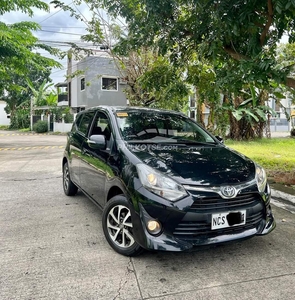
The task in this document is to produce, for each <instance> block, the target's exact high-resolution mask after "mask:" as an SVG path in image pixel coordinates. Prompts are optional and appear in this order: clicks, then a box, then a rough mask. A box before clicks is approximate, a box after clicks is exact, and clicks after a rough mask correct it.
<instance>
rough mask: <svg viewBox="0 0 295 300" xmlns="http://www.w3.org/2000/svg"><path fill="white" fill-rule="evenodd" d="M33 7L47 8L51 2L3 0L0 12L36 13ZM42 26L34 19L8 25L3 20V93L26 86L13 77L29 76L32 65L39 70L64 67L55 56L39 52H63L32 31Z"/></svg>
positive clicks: (0, 85) (0, 50) (0, 59)
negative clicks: (45, 55)
mask: <svg viewBox="0 0 295 300" xmlns="http://www.w3.org/2000/svg"><path fill="white" fill-rule="evenodd" d="M32 8H38V9H42V10H45V11H48V10H49V7H48V5H47V4H46V3H45V2H43V1H39V0H31V1H24V0H1V1H0V15H3V14H4V13H6V12H10V11H14V10H19V11H21V12H23V13H26V14H28V15H29V16H33V10H32ZM37 29H40V26H39V25H38V24H36V23H34V22H19V23H15V24H11V25H8V24H5V23H3V22H0V62H1V63H0V96H2V95H3V94H6V93H7V92H11V91H20V90H22V86H19V85H18V83H17V82H15V81H14V80H13V77H14V76H15V75H18V76H23V77H27V76H28V74H29V72H30V70H29V69H28V68H27V66H28V65H30V66H32V67H33V68H34V69H35V70H41V71H45V70H46V69H47V68H48V67H60V66H61V65H60V64H59V63H58V62H56V61H55V60H53V59H50V58H46V57H43V56H41V55H40V54H39V53H38V52H37V51H38V50H40V49H43V50H46V51H48V53H50V54H52V55H60V54H61V53H60V51H59V50H57V49H54V48H51V47H49V46H47V45H44V44H41V43H39V41H38V39H37V38H36V37H35V36H34V35H33V34H32V31H34V30H37Z"/></svg>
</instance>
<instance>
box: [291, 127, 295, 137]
mask: <svg viewBox="0 0 295 300" xmlns="http://www.w3.org/2000/svg"><path fill="white" fill-rule="evenodd" d="M290 134H291V136H294V137H295V127H294V128H292V129H291V132H290Z"/></svg>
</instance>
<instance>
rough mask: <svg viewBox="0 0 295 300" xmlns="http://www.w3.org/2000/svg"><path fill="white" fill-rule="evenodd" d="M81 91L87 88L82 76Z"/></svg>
mask: <svg viewBox="0 0 295 300" xmlns="http://www.w3.org/2000/svg"><path fill="white" fill-rule="evenodd" d="M80 82H81V91H84V90H85V78H84V77H83V78H81V81H80Z"/></svg>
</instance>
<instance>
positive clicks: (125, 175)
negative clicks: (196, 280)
mask: <svg viewBox="0 0 295 300" xmlns="http://www.w3.org/2000/svg"><path fill="white" fill-rule="evenodd" d="M62 169H63V188H64V192H65V194H66V195H68V196H73V195H75V194H76V192H77V190H78V189H79V190H81V191H82V192H83V193H84V194H85V195H86V196H87V197H89V198H90V199H91V200H93V201H94V202H95V203H96V204H97V205H98V206H99V207H100V208H101V209H102V210H103V214H102V227H103V231H104V234H105V237H106V239H107V241H108V243H109V244H110V246H111V247H112V248H113V249H114V250H115V251H117V252H118V253H121V254H123V255H127V256H133V255H138V254H139V253H140V252H141V251H142V250H143V249H148V250H165V251H186V250H192V249H193V248H194V247H198V246H200V245H211V244H218V243H223V242H229V241H234V240H241V239H245V238H250V237H253V236H256V235H265V234H267V233H269V232H271V231H272V230H273V229H274V228H275V220H274V218H273V214H272V210H271V206H270V199H271V195H270V187H269V185H268V183H267V177H266V174H265V171H264V169H263V168H262V167H261V166H259V165H258V164H256V163H255V162H253V161H252V160H250V159H249V158H247V157H245V156H243V155H242V154H240V153H238V152H236V151H233V150H231V149H229V148H228V147H226V146H225V145H224V144H223V142H222V141H221V139H220V138H216V137H214V136H212V135H211V134H210V133H209V132H207V131H206V130H204V129H203V128H202V127H200V126H199V125H198V124H197V123H196V122H194V121H193V120H191V119H190V118H188V117H186V116H185V115H183V114H181V113H177V112H172V111H165V110H158V109H146V108H134V107H107V106H100V107H95V108H91V109H87V110H85V111H83V112H80V113H79V114H78V115H77V118H76V120H75V122H74V124H73V127H72V130H71V132H70V133H69V134H68V139H67V145H66V148H65V151H64V156H63V159H62Z"/></svg>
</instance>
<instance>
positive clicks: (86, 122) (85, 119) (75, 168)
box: [69, 111, 95, 186]
mask: <svg viewBox="0 0 295 300" xmlns="http://www.w3.org/2000/svg"><path fill="white" fill-rule="evenodd" d="M94 115H95V112H93V111H92V112H85V113H82V114H81V115H79V117H78V119H77V121H76V122H75V124H74V126H73V129H72V131H71V133H70V135H69V139H70V149H69V161H70V170H71V179H72V181H73V182H74V183H76V184H77V185H78V186H80V185H81V175H80V173H81V160H82V159H83V153H82V147H83V144H84V141H85V139H86V138H87V134H88V131H89V128H90V125H91V122H92V120H93V117H94Z"/></svg>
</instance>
